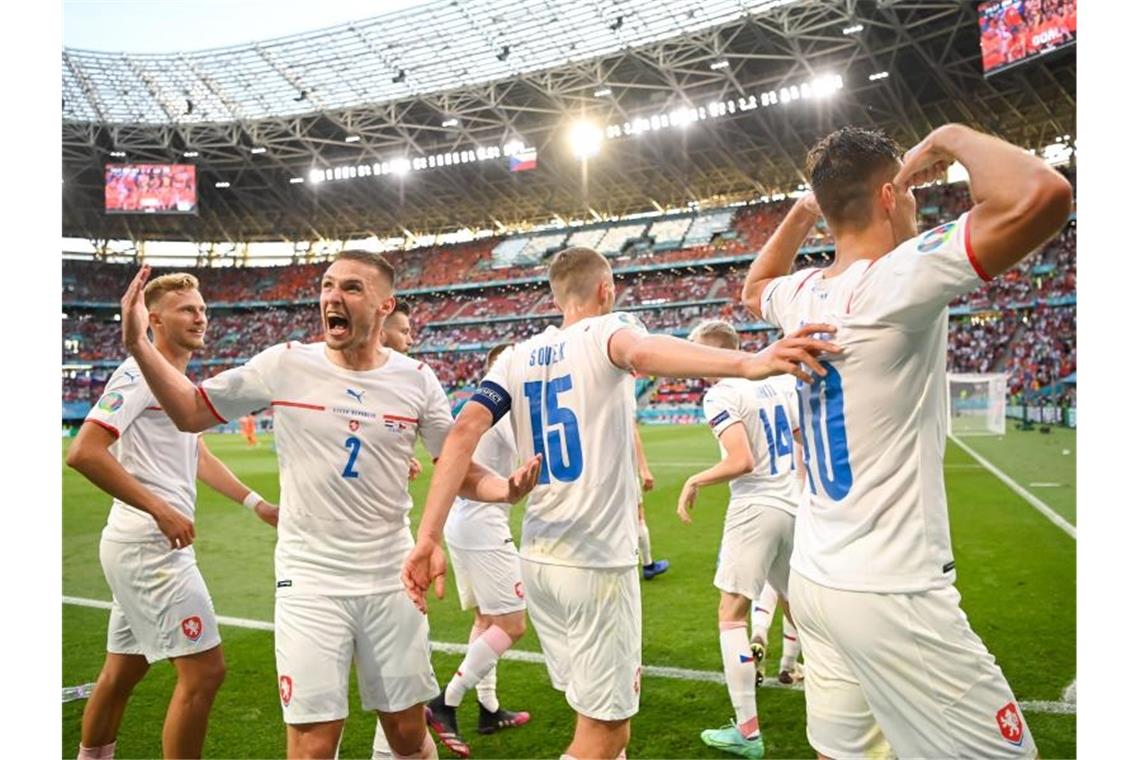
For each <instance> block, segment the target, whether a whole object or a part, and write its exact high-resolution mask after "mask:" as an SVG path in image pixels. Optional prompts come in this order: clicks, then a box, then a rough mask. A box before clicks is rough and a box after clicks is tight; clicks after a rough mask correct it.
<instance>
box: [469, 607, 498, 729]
mask: <svg viewBox="0 0 1140 760" xmlns="http://www.w3.org/2000/svg"><path fill="white" fill-rule="evenodd" d="M485 630H487V629H486V628H484V627H482V626H480V625H479V624H478V623H475V624H474V625H472V626H471V633H470V635H469V636H468V637H467V643H468V644H474V643H475V639H477V638H479V637H480V636H482V635H483V631H485ZM498 673H499V666H498V663H496V664H495V666H494V667H492V668H491V670H490V672H488V673H487V675H485V676H483V680H482V681H480V682H479V683H478V684H476V685H475V692H476V693H477V694H478V695H479V704H481V705H483V707H486V708H487V709H488V710H490V711H491V712H498V710H499V693H498Z"/></svg>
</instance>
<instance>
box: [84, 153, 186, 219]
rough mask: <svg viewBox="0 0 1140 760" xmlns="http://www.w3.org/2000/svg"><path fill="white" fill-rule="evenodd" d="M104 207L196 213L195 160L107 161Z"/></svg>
mask: <svg viewBox="0 0 1140 760" xmlns="http://www.w3.org/2000/svg"><path fill="white" fill-rule="evenodd" d="M104 178H105V186H104V198H105V201H104V208H105V209H106V211H107V213H109V214H197V213H198V183H197V172H196V171H195V167H194V166H193V165H192V164H107V166H106V171H105V173H104Z"/></svg>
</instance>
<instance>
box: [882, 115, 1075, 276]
mask: <svg viewBox="0 0 1140 760" xmlns="http://www.w3.org/2000/svg"><path fill="white" fill-rule="evenodd" d="M954 161H960V162H961V163H962V165H963V166H965V167H966V171H967V172H969V175H970V192H971V194H972V195H973V197H974V200H975V201H976V203H975V205H974V207H973V209H971V210H970V216H969V230H968V235H967V238H966V240H967V243H966V244H967V246H968V249H969V251H970V255H971V256H972V258H973V261H974V262H975V266H976V267H977V268H980V270H981V271H980V272H979V273H978V274H979V275H981V276H982V277H983V278H986V279H988V278H991V277H996V276H997V275H999V274H1001V273H1003V272H1005V271H1006V270H1008V269H1010V268H1011V267H1013V266H1014V265H1015V264H1017V262H1019V261H1021V259H1023V258H1025V257H1026V256H1028V255H1029V254H1030V253H1032V252H1033V251H1034V250H1036V249H1037V248H1038V247H1039V246H1040V245H1041V244H1042V243H1044V242H1046V241H1047V240H1049V239H1050V238H1051V237H1053V236H1054V235H1055V234H1057V231H1058V230H1059V229H1060V228H1061V227H1062V226H1063V225H1064V224H1065V221H1066V220H1067V219H1068V218H1069V212H1070V210H1071V208H1072V203H1073V188H1072V186H1071V185H1070V184H1069V182H1068V180H1066V179H1065V178H1064V177H1062V176H1061V175H1060V174H1059V173H1058V172H1056V171H1054V170H1053V169H1051V168H1050V167H1049V166H1048V165H1046V164H1045V162H1044V161H1042V160H1041V159H1039V158H1035V157H1034V156H1032V155H1030V154H1028V153H1026V152H1025V151H1024V150H1022V149H1021V148H1019V147H1017V146H1016V145H1012V144H1010V143H1008V142H1006V141H1004V140H1001V139H999V138H997V137H992V136H990V135H985V134H982V133H981V132H977V131H975V130H973V129H970V128H969V127H966V126H963V125H961V124H947V125H945V126H942V127H939V128H938V129H936V130H934V131H933V132H931V133H930V134H929V135H927V137H926V138H925V139H924V140H923V141H922V142H920V143H919V144H918V145H916V146H915V147H914V148H912V149H911V150H909V151H908V152H907V154H906V156H904V157H903V165H902V168H900V169H899V172H898V174H897V175H896V176H895V180H894V183H895V185H897V186H899V187H900V188H902V189H906V188H907V187H913V186H916V185H922V184H925V183H927V182H930V181H931V180H933V179H935V178H936V177H939V176H941V174H942V172H944V171H945V169H946V167H947V166H949V165H950V164H951V163H952V162H954Z"/></svg>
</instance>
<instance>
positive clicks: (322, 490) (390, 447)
mask: <svg viewBox="0 0 1140 760" xmlns="http://www.w3.org/2000/svg"><path fill="white" fill-rule="evenodd" d="M200 390H201V392H202V396H203V397H204V398H205V399H206V400H207V402H208V403H209V404H210V407H211V408H212V409H214V410H215V414H216V415H217V416H218V419H219V420H225V419H233V418H235V417H240V416H241V415H243V414H247V413H248V412H251V411H253V410H254V409H261V408H262V407H266V406H270V405H272V406H273V413H274V418H273V427H274V431H275V433H276V445H277V461H278V467H279V469H280V474H281V504H280V506H281V517H280V522H279V523H278V526H277V551H276V554H275V559H276V573H277V594H278V595H279V596H288V595H293V594H297V595H299V594H321V595H325V596H353V595H364V594H376V593H381V592H385V591H394V590H397V589H402V588H403V584H402V583H401V582H400V566H401V564H402V563H403V561H404V557H405V555H406V554H407V553H408V551H409V550H410V549H411V548H412V545H413V542H412V534H411V530H410V528H409V521H408V511H409V510H410V509H411V507H412V497H411V495H410V494H409V493H408V462H409V461H410V460H411V458H412V456H413V454H414V451H415V442H416V434H417V433H419V435H420V436H421V437H422V438H423V441H424V445H425V446H426V447H427V450H428V451H429V452H430V453H431V455H432V456H433V457H435V456H438V455H439V451H440V448H441V447H442V446H443V439H444V438H445V437H446V436H447V432H448V430H450V429H451V425H452V418H451V406H450V404H448V401H447V396H446V395H445V394H444V392H443V388H442V387H440V384H439V381H438V380H437V379H436V377H435V374H434V373H433V372H432V371H431V369H430V368H429V367H428V366H427V365H426V364H424V363H422V362H417V361H416V360H414V359H410V358H408V357H406V356H404V355H403V354H399V353H396V352H395V351H393V352H391V353H390V354H389V357H388V361H387V362H385V363H384V365H383V366H381V367H379V368H378V369H374V370H367V371H359V372H358V371H353V370H349V369H344V368H343V367H339V366H337V365H336V364H333V362H332V360H331V359H329V357H328V356H327V355H326V353H325V345H324V343H309V344H301V343H292V342H290V343H283V344H280V345H276V346H273V347H272V348H269V349H266V350H265V351H262V352H261V353H260V354H258V355H257V356H255V357H253V358H252V359H250V360H249V362H248V363H247V364H245V365H243V366H241V367H236V368H234V369H230V370H226V371H225V372H222V373H221V374H219V375H215V376H214V377H211V378H210V379H208V380H206V381H205V382H203V383H202V386H201V389H200Z"/></svg>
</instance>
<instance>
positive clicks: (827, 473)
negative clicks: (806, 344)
mask: <svg viewBox="0 0 1140 760" xmlns="http://www.w3.org/2000/svg"><path fill="white" fill-rule="evenodd" d="M820 364H822V365H823V368H824V369H825V370H827V374H826V375H825V376H823V377H821V378H818V379H816V381H815V382H814V383H811V384H810V385H808V386H807V388H806V390H807V393H806V396H807V404H808V408H809V409H810V411H811V414H810V415H807V416H805V415H804V396H805V393H804V390H805V383H804V381H803V380H797V381H796V390H798V391H799V397H800V420H801V421H802V420H807V419H809V418H810V419H811V430H809V431H808V432H807V434H806V435H805V436H804V464H805V465H808V466H807V467H806V469H807V473H808V485H809V486H810V487H811V492H812V493H817V491H816V490H815V478H813V477H812V475H811V466H810V465H809V464H808V463H809V462H810V461H811V460H812V459H815V460H816V471H817V472H818V473H819V480H820V485H822V486H823V490H824V491H825V492H826V493H827V495H828V497H829V498H831V499H832V500H833V501H841V500H842V499H843V498H844V497H845V496H847V494H848V493H849V492H850V491H851V479H852V476H851V458H850V456H849V455H848V452H847V423H846V421H845V420H844V418H843V379H842V378H841V377H840V376H839V370H837V369H836V368H835V367H834V366H833V365H832V364H830V363H829V362H820ZM821 395H822V396H823V403H822V404H821V403H820V396H821ZM821 407H822V408H821ZM825 429H826V431H827V438H826V439H825V438H824V430H825Z"/></svg>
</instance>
